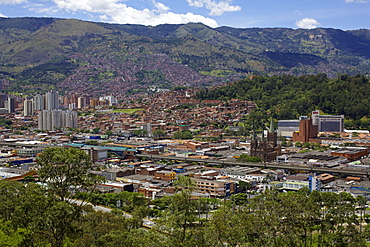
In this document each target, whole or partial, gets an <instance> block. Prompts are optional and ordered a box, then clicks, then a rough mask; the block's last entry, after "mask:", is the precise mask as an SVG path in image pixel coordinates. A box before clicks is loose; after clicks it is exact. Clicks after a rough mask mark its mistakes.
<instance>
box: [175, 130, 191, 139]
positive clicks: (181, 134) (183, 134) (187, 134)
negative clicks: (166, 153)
mask: <svg viewBox="0 0 370 247" xmlns="http://www.w3.org/2000/svg"><path fill="white" fill-rule="evenodd" d="M192 138H193V134H192V133H191V131H190V130H183V131H177V132H175V133H174V134H173V139H192Z"/></svg>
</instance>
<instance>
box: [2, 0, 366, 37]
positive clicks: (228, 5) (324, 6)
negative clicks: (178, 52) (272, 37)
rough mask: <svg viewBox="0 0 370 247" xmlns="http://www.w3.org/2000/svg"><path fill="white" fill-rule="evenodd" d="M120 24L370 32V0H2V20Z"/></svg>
mask: <svg viewBox="0 0 370 247" xmlns="http://www.w3.org/2000/svg"><path fill="white" fill-rule="evenodd" d="M26 16H28V17H57V18H68V19H70V18H73V19H80V20H85V21H94V22H109V23H119V24H142V25H149V26H157V25H159V24H165V23H168V24H183V23H189V22H201V23H204V24H206V25H208V26H210V27H220V26H229V27H236V28H252V27H261V28H264V27H286V28H305V29H311V28H316V27H323V28H336V29H342V30H357V29H361V28H366V29H370V0H0V17H9V18H13V17H26Z"/></svg>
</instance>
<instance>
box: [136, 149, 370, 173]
mask: <svg viewBox="0 0 370 247" xmlns="http://www.w3.org/2000/svg"><path fill="white" fill-rule="evenodd" d="M135 156H136V157H141V158H144V157H145V158H148V159H153V160H165V159H166V160H176V161H186V162H198V163H209V164H221V165H225V166H249V167H260V168H274V169H284V170H294V171H307V172H320V173H338V174H345V175H365V176H369V175H370V170H366V169H361V170H355V169H349V168H346V169H338V168H328V167H315V166H310V165H297V164H294V163H285V164H281V163H277V162H269V163H250V162H236V161H224V160H214V159H194V158H188V157H176V156H165V155H153V154H136V155H135Z"/></svg>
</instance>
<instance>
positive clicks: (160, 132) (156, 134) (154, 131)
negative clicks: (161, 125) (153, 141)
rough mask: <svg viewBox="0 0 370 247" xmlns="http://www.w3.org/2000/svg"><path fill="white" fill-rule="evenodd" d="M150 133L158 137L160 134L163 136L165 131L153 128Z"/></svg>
mask: <svg viewBox="0 0 370 247" xmlns="http://www.w3.org/2000/svg"><path fill="white" fill-rule="evenodd" d="M152 134H153V136H155V137H160V136H165V135H166V132H164V131H163V130H161V129H156V130H153V132H152Z"/></svg>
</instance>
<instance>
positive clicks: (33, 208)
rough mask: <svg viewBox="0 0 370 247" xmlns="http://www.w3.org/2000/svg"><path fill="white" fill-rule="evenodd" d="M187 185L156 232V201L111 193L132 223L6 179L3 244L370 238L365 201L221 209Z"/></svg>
mask: <svg viewBox="0 0 370 247" xmlns="http://www.w3.org/2000/svg"><path fill="white" fill-rule="evenodd" d="M181 180H182V181H180V184H181V186H184V187H185V188H186V189H184V190H180V191H179V192H178V193H177V194H175V195H174V196H173V197H167V198H164V199H160V200H155V201H153V202H152V203H151V204H152V205H153V206H152V207H154V208H157V209H160V210H161V214H160V217H159V218H157V225H156V226H155V227H154V228H152V229H150V230H147V229H146V230H144V229H142V228H141V227H142V217H145V216H147V214H148V210H149V207H148V202H149V201H148V200H147V199H146V198H144V197H143V196H139V195H138V194H136V193H135V194H134V195H135V196H133V197H130V200H126V201H124V200H125V199H124V198H126V199H127V198H129V197H127V196H128V194H127V193H123V194H126V195H122V196H120V195H119V194H117V195H109V198H113V197H117V198H121V199H122V205H123V207H124V208H125V209H129V210H132V211H131V212H132V215H133V217H132V218H125V217H124V216H123V214H122V213H121V212H122V211H120V210H118V209H114V210H113V211H112V212H111V213H103V212H100V211H94V208H93V207H92V206H88V205H87V206H79V205H75V204H70V203H69V202H68V201H61V200H58V198H57V197H55V196H52V195H51V194H50V193H48V192H47V190H46V189H45V188H43V187H41V186H39V185H36V184H34V183H28V184H27V185H25V184H21V183H19V182H9V181H2V182H1V183H0V192H1V193H0V202H1V203H0V215H1V221H2V224H1V228H0V236H3V237H0V245H1V246H225V244H227V246H365V245H366V239H367V238H368V237H369V236H370V235H369V234H370V228H369V227H368V226H366V225H364V222H365V221H364V217H363V216H364V214H363V210H362V209H361V208H358V205H360V206H361V205H362V206H363V205H364V203H365V201H366V200H364V198H363V197H361V196H359V197H357V198H356V199H355V198H353V197H352V196H351V195H350V194H348V193H346V192H342V193H340V194H335V193H331V192H317V191H314V192H312V193H310V194H308V190H305V189H302V190H300V191H298V192H288V193H280V192H277V191H275V190H271V191H267V192H265V193H264V194H262V195H259V196H257V197H254V198H252V199H248V198H247V196H245V194H239V195H237V196H234V197H232V198H231V199H230V200H228V201H224V202H218V203H219V204H218V205H217V206H218V208H217V207H215V201H211V200H209V201H207V200H200V201H199V200H194V199H192V197H191V191H192V190H193V188H194V187H192V186H193V185H192V183H191V181H190V180H189V179H188V178H182V179H181ZM103 197H108V195H105V196H103V195H102V196H101V198H103ZM135 198H136V199H135ZM95 199H97V198H95ZM114 201H115V200H113V201H112V203H111V204H109V206H114V204H113V202H114ZM101 202H103V201H101ZM356 206H357V210H358V211H357V214H358V215H356ZM363 208H364V207H363ZM210 211H212V213H209V216H208V217H205V216H204V215H205V212H210ZM199 215H203V216H202V217H201V218H199ZM211 215H212V216H211ZM365 216H368V215H365Z"/></svg>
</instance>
